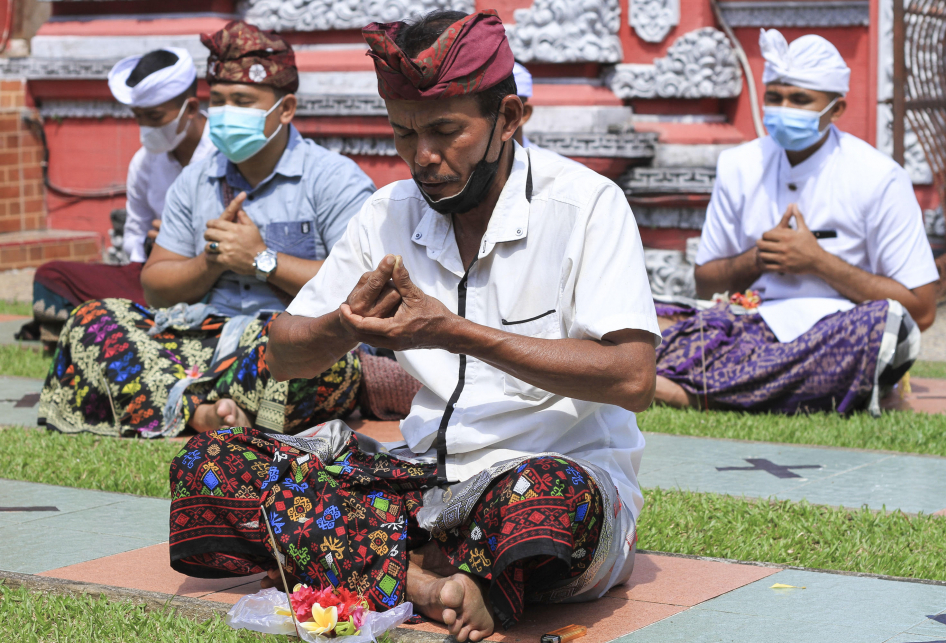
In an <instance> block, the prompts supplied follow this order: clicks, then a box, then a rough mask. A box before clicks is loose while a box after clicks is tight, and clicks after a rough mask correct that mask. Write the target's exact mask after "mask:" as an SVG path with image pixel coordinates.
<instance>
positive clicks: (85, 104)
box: [39, 100, 135, 119]
mask: <svg viewBox="0 0 946 643" xmlns="http://www.w3.org/2000/svg"><path fill="white" fill-rule="evenodd" d="M39 113H40V116H42V117H43V118H44V119H60V118H133V117H134V116H135V115H134V114H132V112H131V108H130V107H128V106H127V105H122V104H121V103H119V102H118V101H114V100H44V101H43V102H42V104H41V105H40V108H39Z"/></svg>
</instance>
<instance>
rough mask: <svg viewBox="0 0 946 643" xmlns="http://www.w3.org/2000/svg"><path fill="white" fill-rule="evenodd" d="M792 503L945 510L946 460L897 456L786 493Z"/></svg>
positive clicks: (912, 510)
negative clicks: (796, 501) (802, 499)
mask: <svg viewBox="0 0 946 643" xmlns="http://www.w3.org/2000/svg"><path fill="white" fill-rule="evenodd" d="M785 497H786V498H789V499H791V500H798V499H801V498H805V499H806V500H808V501H809V502H813V503H818V504H830V505H845V506H848V507H859V506H861V505H865V504H866V505H869V506H870V507H871V508H874V509H880V508H881V507H886V508H887V509H889V510H892V509H900V510H902V511H907V512H913V513H917V512H920V511H922V512H924V513H933V512H935V511H939V510H941V509H943V508H946V459H943V458H921V457H917V456H908V455H902V456H901V455H896V456H891V457H889V458H885V459H883V460H880V461H878V462H875V463H873V464H871V465H869V466H868V467H865V468H863V469H861V470H856V471H850V472H846V473H844V474H841V475H838V476H835V477H832V478H828V479H822V480H816V481H812V482H810V483H808V484H804V485H801V486H799V487H796V488H795V489H793V490H791V491H789V492H788V493H787V494H786V496H785Z"/></svg>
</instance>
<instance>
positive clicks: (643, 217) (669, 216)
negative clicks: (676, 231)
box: [631, 205, 706, 230]
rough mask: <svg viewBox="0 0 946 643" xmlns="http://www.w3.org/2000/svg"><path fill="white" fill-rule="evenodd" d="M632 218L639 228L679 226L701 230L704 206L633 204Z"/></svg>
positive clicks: (704, 217)
mask: <svg viewBox="0 0 946 643" xmlns="http://www.w3.org/2000/svg"><path fill="white" fill-rule="evenodd" d="M631 209H632V210H633V211H634V219H635V220H636V221H637V225H638V226H640V227H641V228H680V229H682V230H702V229H703V223H704V222H705V221H706V207H705V206H704V207H672V206H644V205H634V206H632V207H631Z"/></svg>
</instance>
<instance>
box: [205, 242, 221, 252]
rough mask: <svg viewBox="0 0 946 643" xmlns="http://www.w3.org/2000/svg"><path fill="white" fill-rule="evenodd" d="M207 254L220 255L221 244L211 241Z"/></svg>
mask: <svg viewBox="0 0 946 643" xmlns="http://www.w3.org/2000/svg"><path fill="white" fill-rule="evenodd" d="M207 252H209V253H210V254H214V255H218V254H220V244H219V243H217V242H216V241H211V242H210V245H209V246H207Z"/></svg>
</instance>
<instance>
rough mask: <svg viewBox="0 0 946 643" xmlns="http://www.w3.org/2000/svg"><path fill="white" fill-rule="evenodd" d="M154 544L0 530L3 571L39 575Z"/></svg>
mask: <svg viewBox="0 0 946 643" xmlns="http://www.w3.org/2000/svg"><path fill="white" fill-rule="evenodd" d="M151 544H154V543H152V542H149V541H147V540H143V539H140V538H128V537H125V536H112V535H104V534H96V533H92V532H86V531H71V530H58V529H46V530H40V529H37V528H36V526H35V525H32V524H24V525H12V526H8V527H2V528H0V569H3V570H6V571H12V572H21V573H24V574H38V573H40V572H45V571H49V570H50V569H57V568H59V567H65V566H67V565H75V564H76V563H83V562H85V561H88V560H95V559H98V558H103V557H105V556H111V555H112V554H120V553H122V552H126V551H131V550H133V549H140V548H141V547H146V546H148V545H151Z"/></svg>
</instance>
